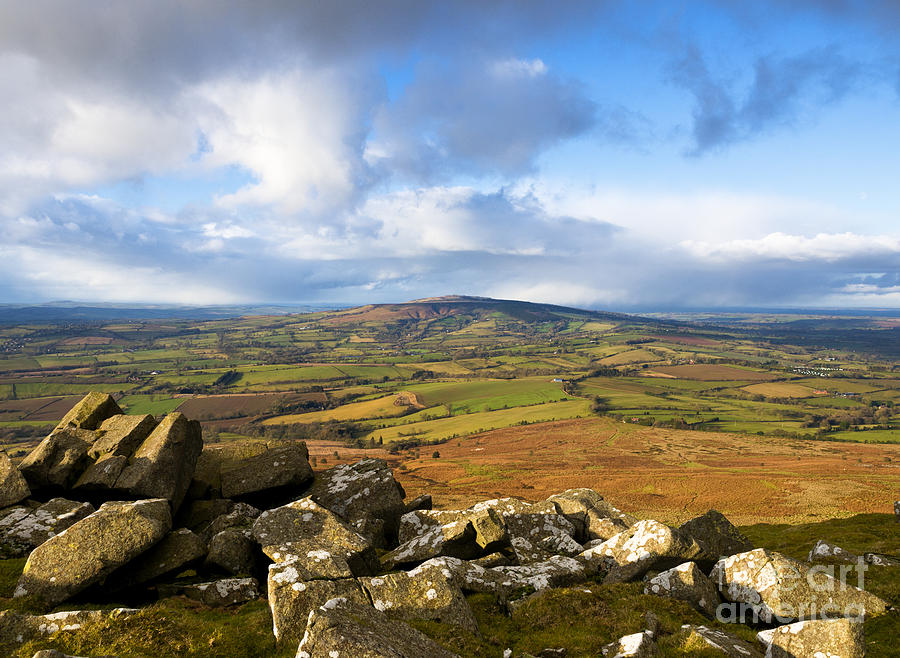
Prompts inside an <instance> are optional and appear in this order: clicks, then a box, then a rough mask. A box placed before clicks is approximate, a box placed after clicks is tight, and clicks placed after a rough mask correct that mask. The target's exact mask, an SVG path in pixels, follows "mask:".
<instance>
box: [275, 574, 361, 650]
mask: <svg viewBox="0 0 900 658" xmlns="http://www.w3.org/2000/svg"><path fill="white" fill-rule="evenodd" d="M268 580H269V583H268V594H269V608H271V610H272V627H273V631H274V633H275V639H276V640H278V641H279V642H288V641H292V642H296V641H299V640H300V638H302V637H303V632H304V629H305V628H306V621H307V619H308V618H309V616H310V612H312V611H313V610H315V609H316V608H318V607H319V606H321V605H323V604H325V603H326V602H327V601H329V600H330V599H333V598H335V597H341V598H343V599H344V600H346V601H350V602H352V603H355V604H357V605H359V606H371V604H370V602H369V598H368V597H367V596H366V594H365V592H364V591H363V589H362V587H361V586H360V584H359V582H358V581H357V580H356V579H355V578H339V579H335V580H328V579H321V578H320V579H314V580H303V578H302V576H301V572H300V570H298V569H297V568H296V565H295V564H294V563H292V562H281V563H279V564H273V565H270V566H269V579H268Z"/></svg>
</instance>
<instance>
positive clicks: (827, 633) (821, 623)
mask: <svg viewBox="0 0 900 658" xmlns="http://www.w3.org/2000/svg"><path fill="white" fill-rule="evenodd" d="M757 638H759V641H760V642H761V643H762V644H763V645H764V646H765V647H766V658H803V657H805V656H810V658H812V657H813V656H815V657H816V658H818V657H819V656H822V657H823V658H825V657H828V656H831V657H834V658H838V657H839V658H863V657H864V656H865V655H866V643H865V639H864V635H863V625H862V624H861V623H860V622H857V621H852V620H850V619H817V620H809V621H798V622H795V623H793V624H789V625H787V626H779V627H778V628H773V629H771V630H767V631H762V632H760V633H759V634H758V635H757Z"/></svg>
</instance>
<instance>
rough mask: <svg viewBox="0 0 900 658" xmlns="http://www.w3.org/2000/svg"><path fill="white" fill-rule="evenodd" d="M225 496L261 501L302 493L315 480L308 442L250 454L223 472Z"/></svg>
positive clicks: (222, 480)
mask: <svg viewBox="0 0 900 658" xmlns="http://www.w3.org/2000/svg"><path fill="white" fill-rule="evenodd" d="M220 477H221V487H222V495H223V496H224V497H225V498H234V499H242V498H247V499H252V500H259V499H260V498H265V497H275V498H276V499H277V497H283V496H284V495H290V494H292V493H293V494H294V495H296V494H298V493H299V492H300V491H302V487H303V485H304V484H306V483H307V482H309V481H310V480H312V479H313V471H312V468H311V467H310V465H309V452H308V451H307V449H306V444H305V443H302V442H300V443H295V444H292V445H287V446H283V447H278V448H270V449H269V450H267V451H266V452H264V453H262V454H259V455H256V456H254V457H249V458H248V459H245V460H243V461H242V462H240V463H238V464H237V465H235V466H233V467H231V468H229V469H225V470H222V472H221V475H220Z"/></svg>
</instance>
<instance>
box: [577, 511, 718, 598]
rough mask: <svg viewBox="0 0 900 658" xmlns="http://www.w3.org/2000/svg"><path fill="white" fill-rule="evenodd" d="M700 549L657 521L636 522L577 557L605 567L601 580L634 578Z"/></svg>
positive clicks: (690, 556)
mask: <svg viewBox="0 0 900 658" xmlns="http://www.w3.org/2000/svg"><path fill="white" fill-rule="evenodd" d="M700 555H702V550H701V549H700V547H699V546H698V545H697V543H696V542H694V541H693V540H691V539H689V538H686V537H684V536H683V535H681V534H680V533H679V532H678V531H676V530H674V529H673V528H670V527H669V526H667V525H664V524H662V523H659V522H657V521H652V520H646V521H638V522H637V523H635V524H634V525H633V526H631V528H629V529H628V530H626V531H625V532H622V533H619V534H618V535H615V536H614V537H611V538H610V539H608V540H606V541H605V542H603V543H602V544H600V545H598V546H595V547H593V548H590V549H587V550H586V551H584V552H583V553H581V554H579V556H578V558H579V559H580V560H583V561H585V562H588V563H592V564H594V565H596V566H597V568H607V567H608V569H609V571H608V573H607V574H606V578H605V579H604V582H605V583H607V584H608V583H621V582H625V581H628V580H631V579H633V578H638V577H640V576H642V575H643V574H645V573H646V572H647V571H649V570H650V569H669V568H671V567H674V566H677V565H678V564H681V563H682V562H684V561H686V560H694V559H695V558H697V557H698V556H700Z"/></svg>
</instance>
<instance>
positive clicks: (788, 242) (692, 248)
mask: <svg viewBox="0 0 900 658" xmlns="http://www.w3.org/2000/svg"><path fill="white" fill-rule="evenodd" d="M681 247H683V248H684V249H685V250H687V251H688V252H690V253H691V254H692V255H693V256H694V257H696V258H700V259H704V260H713V261H734V260H743V261H746V260H764V259H772V260H787V261H797V262H804V261H824V262H832V263H833V262H837V261H846V260H866V261H869V260H870V259H887V260H893V261H894V263H895V264H896V265H898V266H900V238H898V237H895V236H889V235H857V234H854V233H849V232H848V233H830V234H829V233H819V234H818V235H815V236H813V237H806V236H802V235H788V234H785V233H780V232H779V233H770V234H769V235H767V236H765V237H763V238H759V239H755V240H731V241H728V242H723V243H718V244H715V243H709V242H703V241H695V240H685V241H684V242H682V243H681ZM870 264H871V262H870Z"/></svg>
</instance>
